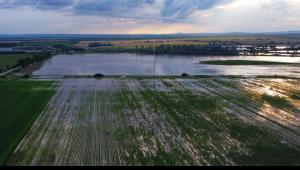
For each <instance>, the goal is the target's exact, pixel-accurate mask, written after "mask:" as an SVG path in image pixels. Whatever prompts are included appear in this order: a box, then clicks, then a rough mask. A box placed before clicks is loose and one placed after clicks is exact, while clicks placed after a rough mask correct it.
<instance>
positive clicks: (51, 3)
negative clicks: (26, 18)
mask: <svg viewBox="0 0 300 170" xmlns="http://www.w3.org/2000/svg"><path fill="white" fill-rule="evenodd" d="M74 3H75V0H0V8H18V7H25V6H29V7H32V8H36V9H40V10H60V9H63V8H66V7H68V6H71V5H73V4H74Z"/></svg>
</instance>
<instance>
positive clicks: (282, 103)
mask: <svg viewBox="0 0 300 170" xmlns="http://www.w3.org/2000/svg"><path fill="white" fill-rule="evenodd" d="M261 99H262V100H263V101H265V102H267V103H269V104H270V105H272V106H274V107H278V108H286V107H291V104H290V102H289V101H288V100H286V99H285V98H283V97H280V96H271V95H267V94H263V95H262V97H261Z"/></svg>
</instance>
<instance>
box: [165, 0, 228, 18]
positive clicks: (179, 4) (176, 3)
mask: <svg viewBox="0 0 300 170" xmlns="http://www.w3.org/2000/svg"><path fill="white" fill-rule="evenodd" d="M229 2H230V0H165V1H164V7H163V8H162V9H161V16H162V17H166V18H170V19H175V20H176V19H177V20H181V19H185V18H187V17H188V16H190V15H191V14H192V13H194V12H196V11H200V10H208V9H211V8H213V7H215V6H217V5H220V4H223V3H229Z"/></svg>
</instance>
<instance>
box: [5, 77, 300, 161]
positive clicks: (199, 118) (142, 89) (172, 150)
mask: <svg viewBox="0 0 300 170" xmlns="http://www.w3.org/2000/svg"><path fill="white" fill-rule="evenodd" d="M297 83H299V80H282V82H281V84H280V85H277V81H276V80H273V79H230V78H202V79H197V78H193V79H181V78H177V79H132V78H122V79H118V78H104V79H101V80H94V79H68V80H63V81H62V82H60V87H59V88H58V89H57V92H56V95H55V96H54V98H53V99H52V100H51V102H50V103H49V104H48V106H47V107H46V108H45V110H44V111H43V113H42V114H41V116H40V117H39V119H38V120H37V122H36V123H35V124H34V126H33V127H32V128H31V130H30V131H29V133H28V134H27V136H26V137H25V138H24V139H23V140H22V142H21V143H20V144H19V146H18V147H17V149H16V150H15V152H14V154H13V155H12V156H11V159H10V160H9V165H299V162H300V158H299V157H298V155H299V154H300V152H299V141H300V140H299V139H300V136H299V127H298V126H297V125H298V123H299V122H297V118H298V116H299V115H298V114H297V113H296V112H293V111H289V112H287V111H284V110H282V109H281V108H279V107H277V106H279V105H278V101H277V100H275V101H277V102H275V103H276V105H274V107H273V106H271V107H269V106H267V105H264V103H260V102H259V100H256V99H255V96H261V95H263V94H264V93H263V91H261V92H260V88H262V89H263V87H261V86H258V84H262V85H263V84H266V85H272V87H273V88H272V90H273V91H279V90H281V89H285V90H284V91H281V92H282V93H288V92H289V90H299V87H297V86H294V84H297ZM252 86H254V87H257V88H258V87H259V89H255V88H253V87H252ZM289 86H291V87H293V88H286V87H289ZM256 93H259V95H256ZM265 100H268V101H271V102H272V101H273V99H269V97H266V98H265ZM297 104H299V103H297V102H295V103H290V105H293V106H296V105H297ZM275 106H276V107H275ZM273 113H276V114H273ZM289 117H294V119H289Z"/></svg>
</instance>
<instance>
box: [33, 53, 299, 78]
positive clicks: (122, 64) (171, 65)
mask: <svg viewBox="0 0 300 170" xmlns="http://www.w3.org/2000/svg"><path fill="white" fill-rule="evenodd" d="M207 60H260V61H278V62H290V63H300V57H272V56H255V57H254V56H247V57H244V56H233V57H224V56H218V57H215V56H214V57H205V56H201V57H199V56H198V57H197V56H182V55H176V56H167V55H161V56H155V55H136V54H127V53H118V54H77V55H57V56H55V57H53V58H52V59H50V60H48V61H46V62H45V63H44V65H43V66H42V67H41V68H40V69H39V70H37V71H35V72H34V73H33V74H34V75H43V76H45V75H93V74H95V73H102V74H105V75H181V74H182V73H188V74H190V75H275V74H276V75H285V76H298V77H299V76H300V68H299V67H291V66H216V65H205V64H199V61H207Z"/></svg>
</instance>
